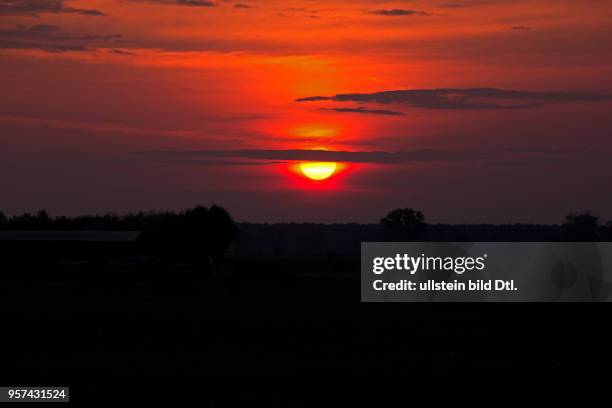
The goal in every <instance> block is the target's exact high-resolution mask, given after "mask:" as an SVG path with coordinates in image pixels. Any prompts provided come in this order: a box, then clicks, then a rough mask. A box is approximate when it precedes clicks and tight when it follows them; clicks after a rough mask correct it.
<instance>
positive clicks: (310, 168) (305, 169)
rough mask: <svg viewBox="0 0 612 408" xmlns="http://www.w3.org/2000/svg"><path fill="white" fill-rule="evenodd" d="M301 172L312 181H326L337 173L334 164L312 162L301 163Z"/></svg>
mask: <svg viewBox="0 0 612 408" xmlns="http://www.w3.org/2000/svg"><path fill="white" fill-rule="evenodd" d="M300 170H302V173H304V175H305V176H306V177H308V178H309V179H312V180H325V179H326V178H329V177H330V176H331V175H332V174H334V172H335V171H336V163H334V162H312V163H300Z"/></svg>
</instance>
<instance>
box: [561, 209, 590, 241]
mask: <svg viewBox="0 0 612 408" xmlns="http://www.w3.org/2000/svg"><path fill="white" fill-rule="evenodd" d="M598 229H599V217H597V216H595V215H591V213H589V212H588V211H587V212H585V213H582V214H569V215H567V216H566V217H565V224H563V227H562V232H563V238H564V240H566V241H595V240H597V235H598Z"/></svg>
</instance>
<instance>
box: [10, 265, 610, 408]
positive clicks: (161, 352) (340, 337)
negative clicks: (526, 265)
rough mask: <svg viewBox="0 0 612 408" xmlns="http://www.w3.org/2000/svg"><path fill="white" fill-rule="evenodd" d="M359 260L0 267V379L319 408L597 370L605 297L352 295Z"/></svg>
mask: <svg viewBox="0 0 612 408" xmlns="http://www.w3.org/2000/svg"><path fill="white" fill-rule="evenodd" d="M358 268H359V266H358V259H356V258H352V259H351V258H336V259H332V260H330V259H329V258H325V257H320V258H316V257H311V258H297V257H296V258H291V257H276V258H229V259H226V260H225V261H224V262H223V263H222V264H219V265H216V266H215V267H213V268H210V269H208V270H200V269H196V268H193V267H188V266H180V265H175V266H171V267H165V268H164V267H161V266H155V265H154V266H150V265H149V266H143V265H139V264H131V265H130V264H126V263H123V264H114V265H113V264H107V265H95V264H72V265H70V264H63V265H38V266H37V265H33V264H20V265H15V264H13V265H10V266H6V267H4V266H3V270H2V280H1V282H0V319H1V322H2V325H3V331H2V337H3V342H2V343H3V347H2V350H3V353H2V368H1V373H2V379H1V380H2V381H1V382H2V383H3V384H15V385H18V384H20V385H28V384H29V385H65V384H67V385H69V386H70V387H71V390H72V395H71V398H72V403H71V405H73V406H119V405H120V404H119V402H118V401H119V400H120V399H122V400H123V401H124V402H125V401H130V402H131V403H132V405H133V406H224V405H226V403H227V402H228V401H229V400H235V399H238V400H240V401H242V402H244V403H250V402H254V401H258V402H264V403H270V402H280V403H281V404H283V405H285V406H292V407H293V406H297V407H300V406H321V405H325V404H324V402H325V401H329V400H328V399H327V398H328V397H327V396H325V397H323V396H322V395H323V394H322V392H323V390H324V391H329V392H332V393H333V394H335V396H336V398H339V400H340V401H342V403H341V405H339V406H345V405H346V404H353V403H363V402H366V401H369V400H368V398H374V399H373V400H372V401H377V400H376V398H380V397H381V395H382V394H385V393H391V395H396V396H398V395H397V394H398V393H399V394H400V395H401V394H402V393H404V392H406V390H408V389H411V388H410V387H413V386H414V382H413V379H414V378H419V379H420V380H421V381H426V382H429V383H430V384H434V385H436V386H439V387H442V388H444V387H445V385H444V384H445V383H448V382H456V381H458V380H469V381H474V382H475V384H481V381H483V380H484V379H487V380H489V381H496V382H499V384H506V385H507V386H510V385H511V384H513V387H514V388H515V389H516V387H518V388H521V387H523V386H525V385H527V384H530V383H533V382H534V381H535V382H536V383H538V384H540V383H541V382H542V381H543V380H544V379H547V378H548V379H551V378H553V379H555V378H559V379H573V378H576V377H584V376H588V375H589V374H590V373H593V372H594V367H595V366H599V365H601V367H602V368H604V369H605V366H606V365H607V361H608V357H607V354H608V352H607V350H608V349H609V344H610V341H609V338H607V337H606V335H605V334H604V333H605V332H606V326H607V325H608V319H607V318H605V315H607V313H604V311H603V310H602V309H603V306H607V305H544V304H542V305H516V304H515V305H510V304H486V305H483V304H438V305H430V304H361V303H360V299H359V293H360V290H359V271H358ZM605 309H606V310H607V309H608V308H605ZM377 389H378V390H384V392H382V391H375V390H377ZM413 391H414V390H413ZM381 392H382V394H381ZM374 406H376V405H374Z"/></svg>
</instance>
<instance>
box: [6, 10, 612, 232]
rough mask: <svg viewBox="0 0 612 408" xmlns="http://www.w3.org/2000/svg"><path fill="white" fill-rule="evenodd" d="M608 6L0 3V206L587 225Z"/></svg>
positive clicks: (602, 180) (600, 148)
mask: <svg viewBox="0 0 612 408" xmlns="http://www.w3.org/2000/svg"><path fill="white" fill-rule="evenodd" d="M611 19H612V1H609V0H583V1H569V0H506V1H502V0H471V1H470V0H403V1H402V0H396V1H384V0H355V1H338V0H326V1H322V0H321V1H320V0H284V1H281V0H260V1H249V0H239V1H224V0H216V1H206V0H104V1H102V0H101V1H98V0H88V1H77V0H74V1H67V0H66V1H60V0H0V95H1V98H0V145H1V146H2V147H1V148H0V186H1V188H0V211H3V212H5V213H7V214H18V213H23V212H34V211H37V210H40V209H46V210H47V211H48V212H50V213H51V214H55V215H59V214H67V215H78V214H88V213H106V212H116V213H124V212H128V211H138V210H179V209H184V208H187V207H191V206H193V205H195V204H203V205H211V204H213V203H216V204H219V205H222V206H224V207H225V208H226V209H227V210H228V211H229V212H230V213H231V214H232V215H233V216H234V218H235V219H236V220H238V221H256V222H277V221H295V222H326V223H329V222H378V220H379V219H380V218H382V217H383V216H384V215H385V214H386V213H387V212H389V211H390V210H392V209H394V208H398V207H401V208H404V207H413V208H416V209H419V210H421V211H423V213H424V214H425V217H426V220H427V221H430V222H450V223H514V222H525V223H558V222H561V221H562V220H563V217H564V216H565V215H566V214H568V213H570V212H580V211H585V210H590V211H591V212H593V213H595V214H597V215H599V216H600V217H601V218H602V220H603V221H607V220H610V219H612V205H611V204H612V189H611V188H610V179H611V178H612V160H610V157H612V156H611V154H612V139H611V136H612V121H611V119H610V118H611V117H612V116H611V113H612V76H611V75H610V72H612V47H611V46H610V44H612V26H611V25H610V24H609V21H610V20H611ZM307 162H333V163H336V164H337V167H336V171H335V173H334V174H333V175H332V176H331V177H329V178H328V179H326V180H321V181H315V180H310V179H308V178H307V177H305V176H304V174H302V173H301V171H300V168H299V165H300V164H301V163H307Z"/></svg>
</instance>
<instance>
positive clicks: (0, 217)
mask: <svg viewBox="0 0 612 408" xmlns="http://www.w3.org/2000/svg"><path fill="white" fill-rule="evenodd" d="M7 221H8V218H6V215H5V214H4V213H3V212H2V211H0V225H2V224H6V222H7Z"/></svg>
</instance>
